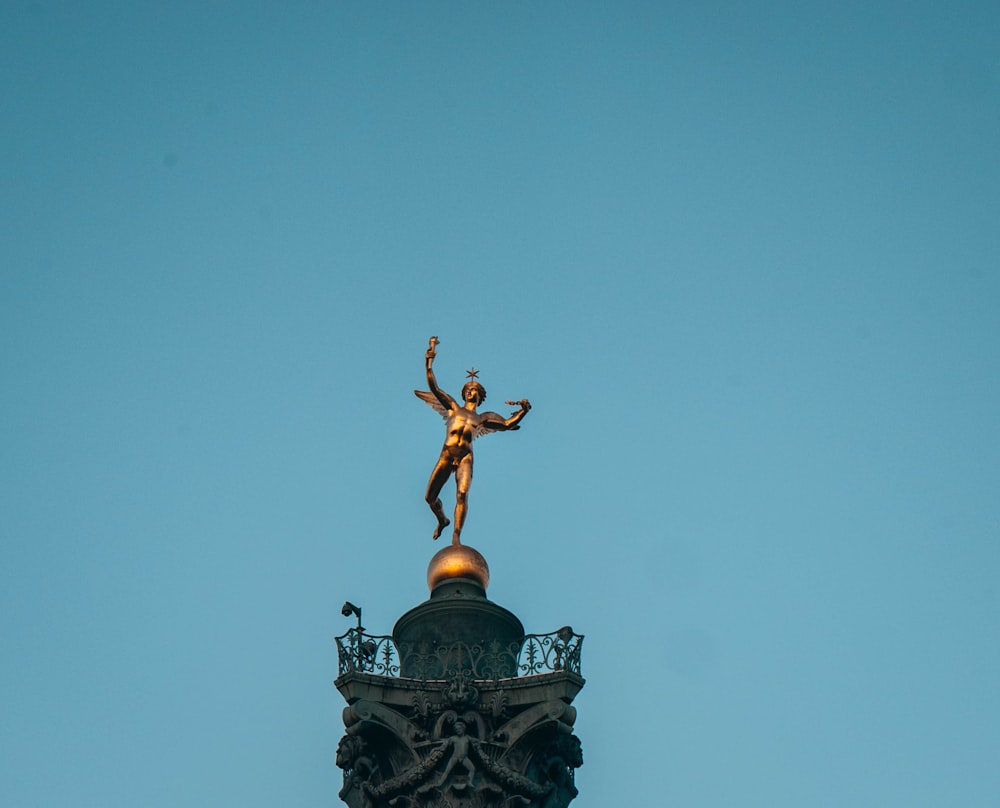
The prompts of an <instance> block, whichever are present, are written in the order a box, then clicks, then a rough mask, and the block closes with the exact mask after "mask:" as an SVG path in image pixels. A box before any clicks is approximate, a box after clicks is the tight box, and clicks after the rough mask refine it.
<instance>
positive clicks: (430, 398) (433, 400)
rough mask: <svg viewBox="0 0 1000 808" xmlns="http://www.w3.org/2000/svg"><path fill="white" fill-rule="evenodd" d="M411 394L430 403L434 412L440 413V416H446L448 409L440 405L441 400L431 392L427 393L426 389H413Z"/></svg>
mask: <svg viewBox="0 0 1000 808" xmlns="http://www.w3.org/2000/svg"><path fill="white" fill-rule="evenodd" d="M413 395H415V396H416V397H417V398H419V399H420V400H421V401H423V402H424V403H426V404H430V405H431V407H433V409H434V412H436V413H437V414H438V415H440V416H441V417H442V418H447V417H448V410H446V409H445V408H444V407H442V406H441V402H440V401H438V398H437V396H436V395H434V394H433V393H428V392H427V391H426V390H414V391H413Z"/></svg>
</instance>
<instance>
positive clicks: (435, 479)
mask: <svg viewBox="0 0 1000 808" xmlns="http://www.w3.org/2000/svg"><path fill="white" fill-rule="evenodd" d="M449 474H451V463H450V461H449V458H447V457H446V456H445V455H443V454H442V455H441V457H440V458H438V462H437V465H436V466H434V471H432V472H431V478H430V480H429V481H428V482H427V493H426V494H425V495H424V499H425V500H427V504H428V505H430V506H431V512H432V513H433V514H434V515H435V516H436V517H437V520H438V523H437V529H435V531H434V538H435V539H437V538H438V537H439V536H440V535H441V531H443V530H444V529H445V528H446V527H448V525H450V524H451V522H450V521H449V520H448V517H447V516H445V515H444V506H443V505H442V504H441V499H440V497H439V496H438V495H439V494H440V493H441V489H442V488H443V487H444V484H445V482H447V480H448V475H449Z"/></svg>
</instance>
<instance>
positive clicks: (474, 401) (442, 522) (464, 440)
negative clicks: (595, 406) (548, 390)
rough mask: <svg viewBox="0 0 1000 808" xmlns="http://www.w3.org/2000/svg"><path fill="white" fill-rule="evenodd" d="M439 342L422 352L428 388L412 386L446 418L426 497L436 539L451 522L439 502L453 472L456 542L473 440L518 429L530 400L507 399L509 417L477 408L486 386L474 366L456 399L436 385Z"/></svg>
mask: <svg viewBox="0 0 1000 808" xmlns="http://www.w3.org/2000/svg"><path fill="white" fill-rule="evenodd" d="M439 342H440V340H438V338H437V337H431V338H430V341H429V343H428V347H427V353H426V354H425V355H424V356H425V368H426V371H427V385H428V387H430V392H424V391H422V390H414V391H413V392H414V393H415V394H416V396H417V397H418V398H420V399H421V400H423V401H425V402H426V403H427V404H429V405H430V406H431V407H433V408H434V410H435V411H437V412H438V413H439V414H440V415H441V416H442V417H444V419H445V420H446V421H447V426H446V432H445V439H444V446H443V447H441V456H440V457H439V458H438V461H437V464H436V465H435V466H434V470H433V471H432V472H431V477H430V480H429V481H428V483H427V493H426V495H425V499H426V500H427V504H428V505H430V508H431V511H432V512H433V513H434V516H436V517H437V521H438V524H437V529H436V530H435V531H434V538H435V539H436V538H438V537H439V536H440V535H441V532H442V531H443V530H444V529H445V527H447V526H448V525H449V524H451V522H450V521H449V520H448V517H447V516H445V515H444V506H443V505H442V504H441V500H440V498H439V494H440V493H441V488H442V487H443V486H444V484H445V482H447V480H448V478H449V477H450V476H451V475H452V474H454V475H455V488H456V494H455V530H454V533H453V535H452V543H453V544H459V543H460V542H459V537H460V536H461V534H462V527H463V525H464V524H465V517H466V514H467V513H468V500H469V486H470V485H471V483H472V441H473V440H475V439H476V438H478V437H480V436H481V435H485V434H488V433H490V432H507V431H513V430H516V429H520V426H519V424H520V422H521V420H522V419H523V418H524V416H525V415H527V414H528V411H529V410H530V409H531V404H530V403H529V402H528V400H527V399H522V400H520V401H508V402H507V403H508V404H509V405H511V406H518V407H519V408H520V409H518V410H517V411H516V412H514V413H512V414H511V415H510V416H509V417H508V418H504V417H503V416H502V415H500V414H499V413H495V412H482V413H480V412H477V411H476V408H477V407H478V406H479V405H480V404H482V403H483V402H484V401H485V400H486V388H484V387H483V386H482V385H481V384H480V383H479V381H478V380H477V378H476V377H477V376H478V375H479V372H478V371H477V370H474V369H473V370H470V371H468V373H467V374H466V375H467V376H468V377H469V378H468V381H466V383H465V386H464V387H462V402H463V403H462V404H459V403H458V402H456V401H455V399H453V398H452V397H451V396H449V395H448V394H447V393H446V392H444V390H442V389H441V388H440V387H439V386H438V383H437V379H436V378H435V376H434V358H435V357H436V356H437V346H438V343H439Z"/></svg>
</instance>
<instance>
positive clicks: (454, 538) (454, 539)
mask: <svg viewBox="0 0 1000 808" xmlns="http://www.w3.org/2000/svg"><path fill="white" fill-rule="evenodd" d="M461 535H462V531H461V530H456V531H455V532H454V533H452V534H451V543H452V544H461V543H462V542H461Z"/></svg>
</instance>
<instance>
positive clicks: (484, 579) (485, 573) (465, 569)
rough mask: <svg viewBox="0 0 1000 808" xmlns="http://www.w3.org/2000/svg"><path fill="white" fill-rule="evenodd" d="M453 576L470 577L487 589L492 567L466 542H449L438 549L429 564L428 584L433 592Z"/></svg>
mask: <svg viewBox="0 0 1000 808" xmlns="http://www.w3.org/2000/svg"><path fill="white" fill-rule="evenodd" d="M453 578H468V579H471V580H473V581H475V582H476V583H477V584H479V585H480V586H481V587H482V588H483V589H486V587H487V586H488V585H489V583H490V568H489V567H488V566H487V564H486V559H485V558H483V557H482V555H481V554H480V553H479V552H478V551H477V550H474V549H472V548H471V547H467V546H466V545H464V544H449V545H448V546H447V547H442V548H441V549H440V550H438V551H437V552H436V553H435V554H434V558H432V559H431V563H430V564H429V565H428V566H427V586H429V587H430V590H431V592H433V591H434V587H436V586H437V585H438V584H440V583H444V582H445V581H450V580H451V579H453Z"/></svg>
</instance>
